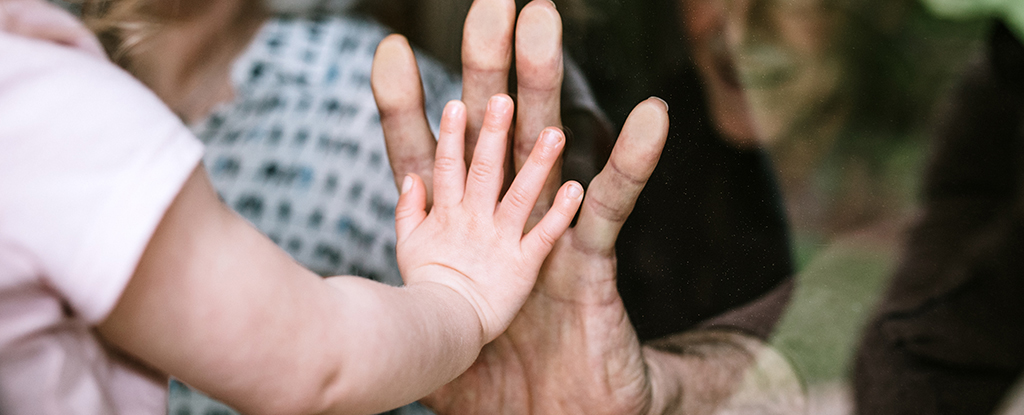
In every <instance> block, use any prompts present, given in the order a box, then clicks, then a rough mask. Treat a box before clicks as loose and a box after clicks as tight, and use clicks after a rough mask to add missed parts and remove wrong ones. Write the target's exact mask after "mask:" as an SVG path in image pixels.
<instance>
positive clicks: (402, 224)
mask: <svg viewBox="0 0 1024 415" xmlns="http://www.w3.org/2000/svg"><path fill="white" fill-rule="evenodd" d="M401 192H402V193H401V195H399V196H398V203H397V204H396V205H395V233H396V236H397V237H398V241H397V242H402V241H403V240H404V239H405V238H406V237H408V236H409V234H410V233H412V231H413V230H414V229H416V227H417V226H419V224H420V223H421V222H423V219H425V218H426V217H427V210H426V209H427V188H426V186H424V184H423V179H421V178H420V176H418V175H416V174H414V173H410V174H407V175H405V179H403V180H402V187H401Z"/></svg>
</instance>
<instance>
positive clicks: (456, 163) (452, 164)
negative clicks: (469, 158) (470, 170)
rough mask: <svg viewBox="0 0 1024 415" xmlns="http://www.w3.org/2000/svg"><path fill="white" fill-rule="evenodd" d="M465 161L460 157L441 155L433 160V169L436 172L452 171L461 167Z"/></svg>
mask: <svg viewBox="0 0 1024 415" xmlns="http://www.w3.org/2000/svg"><path fill="white" fill-rule="evenodd" d="M463 163H465V162H464V161H463V160H462V159H461V158H455V157H448V156H442V157H438V158H437V159H436V160H434V169H435V170H437V172H438V173H441V174H443V173H453V172H457V171H459V169H461V168H463V166H464V164H463Z"/></svg>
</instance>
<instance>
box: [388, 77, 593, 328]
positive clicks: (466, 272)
mask: <svg viewBox="0 0 1024 415" xmlns="http://www.w3.org/2000/svg"><path fill="white" fill-rule="evenodd" d="M512 107H513V104H512V99H511V98H509V97H508V96H506V95H495V96H494V97H492V98H491V99H490V101H489V102H488V105H487V113H486V114H485V116H484V122H483V128H482V129H481V132H480V137H479V139H478V141H477V145H476V151H475V152H474V153H473V162H472V164H471V165H470V167H469V172H468V175H467V172H466V167H465V162H464V161H463V160H464V158H463V151H464V149H463V140H464V137H465V136H464V133H465V128H466V108H465V105H463V104H462V102H459V101H452V102H450V103H448V105H447V106H446V107H445V110H444V115H443V116H442V118H441V133H440V138H439V139H438V143H437V156H436V158H435V161H434V205H433V208H432V209H431V210H430V214H427V212H426V210H425V208H426V189H425V187H424V184H423V182H422V180H421V179H420V178H419V177H418V176H416V175H409V176H406V178H405V181H404V183H403V184H402V195H401V197H400V198H399V200H398V206H397V208H396V212H395V228H396V230H397V233H398V246H397V253H398V266H399V269H400V270H401V272H402V276H403V278H404V279H405V283H406V285H408V286H412V285H415V284H423V283H435V284H441V285H444V286H446V287H448V288H451V289H452V290H454V291H456V292H457V293H459V294H460V295H462V296H463V297H464V298H465V299H466V300H467V301H468V302H469V303H470V304H471V305H472V306H473V308H474V309H475V310H476V312H477V316H478V317H479V318H480V324H481V329H482V340H483V341H484V343H487V342H489V341H490V340H492V339H494V338H495V337H497V336H498V335H499V334H501V332H503V331H504V330H505V329H506V328H507V327H508V325H509V324H510V323H511V321H512V319H513V318H514V317H515V315H516V313H517V312H518V311H519V308H520V307H521V306H522V305H523V302H525V301H526V297H527V295H528V294H529V293H530V290H531V289H532V288H533V284H534V283H535V282H536V279H537V273H538V272H539V270H540V266H541V263H542V262H543V261H544V258H545V257H546V256H547V255H548V253H549V252H550V251H551V248H552V246H553V245H554V243H555V241H557V240H558V238H559V237H560V236H561V235H562V233H564V232H565V230H566V229H567V228H568V227H569V223H570V222H571V221H572V218H573V216H574V215H575V213H576V209H577V208H578V207H579V205H580V202H581V201H582V200H583V188H582V186H580V185H579V184H578V183H575V182H569V183H566V184H565V185H563V186H562V188H561V189H560V190H559V192H558V195H557V196H556V198H555V201H554V204H553V207H552V209H551V210H550V211H548V213H547V214H546V215H545V216H544V218H543V219H541V221H540V223H538V224H537V225H536V227H534V228H533V229H532V230H531V231H530V233H528V234H526V235H523V229H524V227H525V226H526V221H527V219H528V217H529V215H530V211H531V210H532V209H533V206H534V203H535V202H536V200H537V196H538V195H539V194H540V192H541V189H542V187H543V185H544V181H545V179H546V178H547V176H548V172H549V171H550V170H551V168H552V166H553V165H554V163H555V161H556V160H557V159H558V156H559V154H560V152H561V150H562V148H563V147H564V145H565V138H564V136H563V134H562V132H561V131H560V130H558V129H556V128H548V129H545V130H544V131H543V132H542V133H541V136H540V138H539V139H538V140H537V144H536V146H535V147H534V149H533V152H532V153H531V154H530V157H529V159H528V160H527V161H526V164H525V165H524V166H523V168H522V169H521V170H520V172H519V175H518V176H516V177H515V180H513V182H512V185H511V187H510V188H509V190H508V192H507V193H506V194H505V197H504V199H503V200H501V202H500V203H499V202H498V195H499V194H500V192H501V187H502V176H503V174H504V171H503V166H504V160H505V150H506V147H507V144H506V141H507V138H508V130H509V126H510V125H511V122H512V114H513V108H512Z"/></svg>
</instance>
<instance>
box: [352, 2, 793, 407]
mask: <svg viewBox="0 0 1024 415" xmlns="http://www.w3.org/2000/svg"><path fill="white" fill-rule="evenodd" d="M560 29H561V23H560V22H559V20H558V14H557V11H555V9H554V7H552V5H551V3H550V2H547V1H543V0H539V1H534V2H531V3H529V4H528V5H527V6H526V7H525V8H523V10H522V11H521V13H520V15H519V16H518V20H517V19H516V16H515V13H514V7H513V5H512V2H511V1H506V0H477V1H476V2H474V4H473V7H472V9H471V10H470V12H469V15H468V16H467V21H466V25H465V32H464V34H463V50H462V53H463V62H464V67H463V80H464V81H463V82H464V91H468V92H465V94H466V95H464V97H463V98H464V101H465V102H466V103H467V107H468V108H470V113H471V114H472V108H473V106H474V105H476V106H480V105H481V103H480V102H479V100H477V99H474V98H473V97H474V96H486V95H487V92H482V91H488V88H491V89H492V90H494V91H504V90H505V88H506V85H507V80H506V79H505V78H506V77H507V76H508V75H507V74H508V72H509V71H510V66H509V60H508V50H509V46H510V45H511V44H512V43H513V42H515V45H516V48H515V53H516V56H515V63H516V67H515V70H516V77H517V80H518V86H517V88H518V93H517V97H518V99H519V103H520V106H519V108H520V110H519V112H518V113H517V114H516V123H517V125H516V127H515V129H516V132H517V135H516V136H515V137H514V141H515V142H516V144H515V145H513V147H512V148H513V149H514V150H513V154H512V156H511V157H510V158H509V159H508V160H506V163H508V165H509V166H513V167H518V163H516V161H517V160H520V159H522V157H523V156H524V155H525V153H524V152H523V150H524V149H527V148H529V145H528V144H522V143H520V141H525V143H529V142H532V141H527V140H524V138H529V137H530V135H529V134H530V132H532V131H539V130H541V129H543V128H544V127H545V126H551V125H555V126H557V125H559V124H558V116H557V114H558V106H557V104H556V103H557V101H558V94H559V85H560V81H561V74H562V68H561V62H562V60H561V56H555V55H556V54H557V55H560V50H561V48H560V41H561V38H560V35H559V32H560ZM372 83H373V87H374V94H375V97H376V99H377V103H378V106H379V108H380V110H381V122H382V124H383V126H384V133H385V138H386V140H387V142H388V148H389V158H390V160H391V165H392V169H393V170H394V173H395V177H402V176H403V175H405V174H407V173H408V172H422V171H423V170H424V168H423V166H429V165H430V159H429V158H428V157H429V154H431V149H432V146H433V138H432V137H431V136H430V133H429V129H428V128H426V121H425V117H424V116H423V115H422V114H423V102H422V99H423V98H422V93H409V91H419V90H420V87H419V78H418V73H417V71H416V66H415V61H414V60H413V59H412V51H411V50H410V49H409V47H408V43H407V42H406V41H405V40H404V39H403V38H402V37H400V36H392V37H389V38H387V39H385V40H384V42H382V43H381V45H380V47H379V48H378V52H377V56H376V58H375V63H374V71H373V80H372ZM473 102H476V103H475V104H473ZM527 102H531V103H533V104H527ZM545 112H546V114H545ZM470 124H471V127H469V128H470V129H471V128H472V124H473V121H472V118H471V119H470ZM667 129H668V116H667V108H666V106H665V103H664V102H662V101H661V100H659V99H656V98H652V99H648V100H646V101H644V102H642V103H640V104H639V105H637V107H636V108H635V109H634V110H633V112H632V113H631V114H630V116H629V118H628V119H627V121H626V123H625V125H624V127H623V130H622V132H621V134H620V135H619V138H618V140H617V142H616V144H615V147H614V149H613V151H612V153H611V156H610V158H609V160H608V163H607V164H606V166H605V168H604V170H602V171H601V173H600V174H599V175H598V176H597V177H595V178H594V180H593V181H592V182H591V184H590V187H589V189H588V191H587V197H586V199H585V200H584V202H583V205H582V207H581V209H580V214H579V218H578V221H577V223H576V226H575V227H573V228H571V229H569V230H568V231H567V232H566V234H565V235H563V236H562V238H561V239H559V240H558V242H557V243H556V244H555V248H554V250H553V251H552V253H551V255H550V256H549V257H548V258H547V259H546V261H545V263H544V266H543V267H542V269H541V274H540V276H539V277H538V281H537V285H536V286H535V287H534V290H533V292H532V293H531V294H530V296H529V297H528V299H527V302H526V304H524V306H523V308H522V309H521V310H520V313H519V314H518V315H517V316H516V318H515V319H514V320H513V321H512V324H511V325H510V326H509V329H508V330H507V331H506V332H504V333H503V334H502V335H501V336H499V337H498V338H496V339H495V340H494V341H492V342H491V343H489V344H487V345H486V346H485V347H484V348H483V350H482V351H481V353H480V356H479V357H478V358H477V360H476V362H474V363H473V365H472V366H471V367H470V368H469V369H468V370H467V371H466V372H465V373H463V374H462V375H461V376H459V377H458V378H457V379H455V380H454V381H453V382H451V383H449V384H447V385H445V386H444V387H443V388H440V389H439V390H437V391H435V392H434V393H432V394H431V395H429V396H427V397H426V398H424V399H423V400H421V402H422V403H424V404H426V405H427V406H429V407H431V409H433V410H435V411H436V412H438V413H440V414H548V413H550V414H669V413H680V414H682V413H685V414H711V413H760V414H764V413H769V414H770V413H778V414H790V413H799V411H800V408H801V405H802V403H803V401H802V399H801V395H800V393H801V390H800V386H799V383H798V382H796V381H795V379H794V378H793V377H792V376H788V377H787V376H774V374H773V375H769V376H761V375H763V374H764V372H763V368H764V367H769V366H772V367H773V369H768V370H769V371H774V370H775V369H777V368H778V367H779V366H781V367H782V368H783V370H782V372H780V373H783V374H784V375H791V372H787V370H788V367H786V365H785V363H784V361H783V360H781V358H778V356H777V355H775V354H771V353H770V352H765V350H766V349H767V348H766V347H765V346H764V344H763V343H761V342H760V341H759V340H757V339H754V338H751V337H749V336H746V335H743V334H738V333H728V332H726V333H722V332H715V331H701V330H697V331H695V332H692V333H684V334H680V335H678V336H672V337H670V338H667V339H664V340H662V341H659V342H657V343H654V344H651V345H649V346H643V345H641V344H640V342H639V341H638V339H637V336H636V333H635V331H634V330H633V327H632V326H631V325H630V322H629V319H628V317H627V315H626V310H625V308H624V307H623V304H622V300H621V298H620V297H619V294H618V291H617V288H616V263H615V240H616V237H617V235H618V232H619V230H620V229H621V226H622V224H623V222H624V221H625V219H626V217H627V216H628V215H629V213H630V211H631V209H632V207H633V205H634V202H635V201H636V198H637V196H638V195H639V193H640V191H641V190H642V189H643V186H644V184H645V182H646V181H647V179H648V178H649V176H650V174H651V172H652V171H653V169H654V166H655V165H656V164H657V162H658V159H659V156H660V153H661V149H662V148H663V146H664V144H665V139H666V134H667ZM519 132H526V134H527V135H525V136H524V135H519ZM557 171H558V170H557V169H555V170H553V171H552V175H554V174H556V173H557ZM552 182H557V180H552V179H551V178H550V177H549V181H548V183H552ZM545 194H550V192H545ZM544 198H545V195H544V194H542V195H541V197H540V201H539V202H538V203H537V208H536V210H535V211H534V216H536V215H538V214H539V212H542V211H543V209H544V208H545V206H546V204H545V203H544ZM766 355H770V356H773V358H771V359H764V358H763V356H766ZM780 361H781V362H783V363H782V364H781V365H778V364H774V363H764V362H775V363H777V362H780ZM781 378H784V379H781ZM749 379H771V381H768V382H765V383H761V384H756V383H757V382H750V381H749ZM752 384H756V385H752ZM779 386H785V387H783V388H780V387H779ZM780 391H782V392H780ZM735 396H741V397H742V398H740V399H737V398H735ZM780 396H781V397H782V399H776V398H779V397H780ZM778 402H785V403H786V404H787V405H777V403H778Z"/></svg>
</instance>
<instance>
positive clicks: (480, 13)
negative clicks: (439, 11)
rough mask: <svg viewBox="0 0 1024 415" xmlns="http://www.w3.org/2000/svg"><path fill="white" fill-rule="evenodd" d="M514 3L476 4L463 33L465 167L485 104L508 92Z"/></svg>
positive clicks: (482, 1)
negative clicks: (465, 125)
mask: <svg viewBox="0 0 1024 415" xmlns="http://www.w3.org/2000/svg"><path fill="white" fill-rule="evenodd" d="M515 17H516V5H515V1H513V0H476V1H474V2H473V5H472V6H471V7H470V9H469V14H468V15H466V24H465V26H464V27H463V31H462V102H464V103H465V104H466V114H467V119H468V120H469V122H468V125H467V127H466V149H467V150H468V151H466V163H467V164H469V162H470V160H472V159H473V149H474V148H476V140H477V137H478V136H479V134H480V129H481V127H482V126H483V122H484V113H485V111H486V108H487V103H488V100H490V99H491V97H492V96H494V95H495V94H504V93H506V92H508V70H509V67H510V66H511V64H512V32H513V29H514V27H515Z"/></svg>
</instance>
